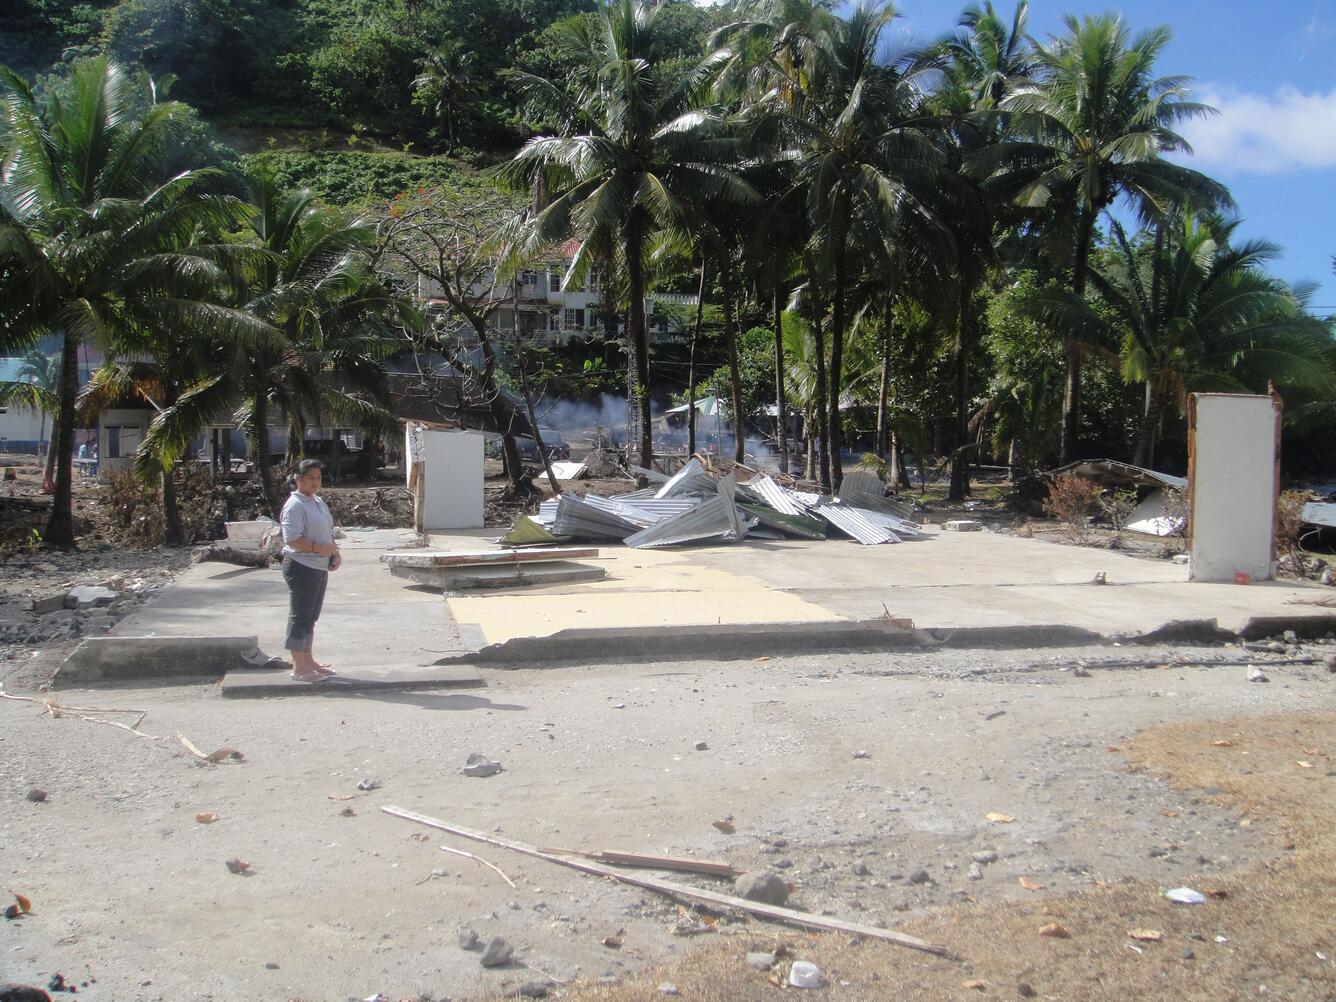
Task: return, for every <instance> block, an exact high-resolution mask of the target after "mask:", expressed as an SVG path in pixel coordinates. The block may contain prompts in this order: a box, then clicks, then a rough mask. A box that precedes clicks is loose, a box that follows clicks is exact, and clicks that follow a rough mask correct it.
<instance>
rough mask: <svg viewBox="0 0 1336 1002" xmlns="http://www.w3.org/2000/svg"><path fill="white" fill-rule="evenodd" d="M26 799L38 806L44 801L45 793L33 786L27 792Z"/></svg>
mask: <svg viewBox="0 0 1336 1002" xmlns="http://www.w3.org/2000/svg"><path fill="white" fill-rule="evenodd" d="M28 799H29V800H31V801H32V802H33V803H34V804H40V803H42V802H44V801H45V800H46V791H45V790H42V789H39V788H38V787H36V786H34V787H33V788H32V789H31V790H29V791H28Z"/></svg>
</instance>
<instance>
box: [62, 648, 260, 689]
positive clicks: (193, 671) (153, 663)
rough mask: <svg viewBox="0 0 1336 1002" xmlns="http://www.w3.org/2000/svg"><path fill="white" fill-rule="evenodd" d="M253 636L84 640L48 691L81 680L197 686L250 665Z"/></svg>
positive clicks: (254, 649) (252, 651)
mask: <svg viewBox="0 0 1336 1002" xmlns="http://www.w3.org/2000/svg"><path fill="white" fill-rule="evenodd" d="M258 650H259V638H258V637H253V636H251V637H90V638H88V639H87V640H84V641H83V642H82V643H80V644H79V646H78V647H76V648H75V649H74V652H73V653H72V654H70V656H69V657H68V658H66V659H65V661H64V663H63V664H61V666H60V667H59V668H57V669H56V674H55V677H54V678H53V679H52V681H51V685H52V688H56V687H59V686H62V685H70V684H75V683H79V684H82V683H87V682H116V681H122V680H128V679H143V678H149V679H158V680H161V681H165V682H173V681H181V682H190V683H194V682H198V681H199V680H200V678H201V677H209V676H217V675H224V674H226V673H227V672H229V671H232V670H234V669H238V668H249V667H253V665H250V664H248V663H247V661H246V660H245V658H246V656H247V655H251V654H253V653H255V652H257V651H258Z"/></svg>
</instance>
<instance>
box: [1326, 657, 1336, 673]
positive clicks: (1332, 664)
mask: <svg viewBox="0 0 1336 1002" xmlns="http://www.w3.org/2000/svg"><path fill="white" fill-rule="evenodd" d="M1327 671H1329V672H1331V673H1332V674H1336V654H1333V655H1332V656H1331V657H1329V658H1327Z"/></svg>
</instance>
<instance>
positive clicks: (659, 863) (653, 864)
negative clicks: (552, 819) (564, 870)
mask: <svg viewBox="0 0 1336 1002" xmlns="http://www.w3.org/2000/svg"><path fill="white" fill-rule="evenodd" d="M539 851H540V852H550V853H552V854H553V855H554V856H579V857H580V858H581V859H592V860H593V861H594V862H596V863H611V864H612V865H613V866H636V867H641V868H643V869H647V870H680V871H681V872H683V873H700V874H704V875H705V876H708V877H727V878H728V879H729V880H733V879H734V878H736V877H740V876H742V871H741V870H739V869H738V868H737V867H735V866H733V864H731V863H725V862H723V861H722V860H715V859H692V858H690V857H686V856H647V855H645V854H644V853H640V852H620V851H618V850H616V849H603V850H601V851H599V852H584V851H583V850H580V849H552V848H544V849H540V850H539Z"/></svg>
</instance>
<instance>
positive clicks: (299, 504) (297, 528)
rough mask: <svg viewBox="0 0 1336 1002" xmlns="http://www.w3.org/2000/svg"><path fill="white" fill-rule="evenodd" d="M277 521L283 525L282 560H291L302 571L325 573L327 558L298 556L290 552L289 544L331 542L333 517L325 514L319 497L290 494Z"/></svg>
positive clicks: (327, 512) (297, 492) (326, 543)
mask: <svg viewBox="0 0 1336 1002" xmlns="http://www.w3.org/2000/svg"><path fill="white" fill-rule="evenodd" d="M280 518H281V521H282V525H283V556H285V557H291V558H292V560H293V562H294V563H298V564H301V565H302V566H303V567H310V568H311V569H313V570H317V571H327V570H329V557H322V556H320V555H319V554H318V553H302V552H298V551H297V550H294V549H293V548H292V541H293V540H294V539H299V538H300V539H305V540H306V541H307V542H308V543H315V544H317V545H319V544H324V545H329V544H330V543H332V542H334V516H333V515H331V514H330V513H329V505H327V504H325V502H324V501H322V500H321V499H320V498H319V497H307V496H306V495H305V494H303V493H302V492H301V491H293V492H292V494H291V495H289V497H288V500H287V502H286V503H285V504H284V505H283V514H282V516H280Z"/></svg>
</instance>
